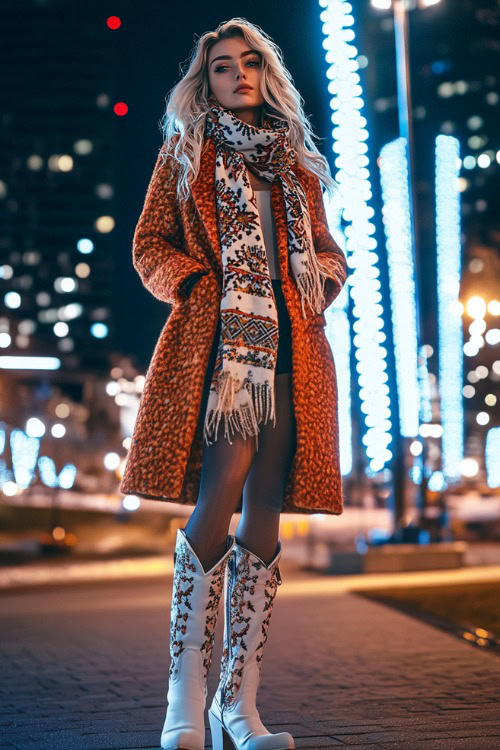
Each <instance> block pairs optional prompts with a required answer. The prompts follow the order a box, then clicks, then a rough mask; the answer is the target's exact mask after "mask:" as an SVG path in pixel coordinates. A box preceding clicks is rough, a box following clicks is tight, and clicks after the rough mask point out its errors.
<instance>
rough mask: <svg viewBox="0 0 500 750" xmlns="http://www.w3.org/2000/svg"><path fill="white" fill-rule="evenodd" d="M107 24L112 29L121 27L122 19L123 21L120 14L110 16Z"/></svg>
mask: <svg viewBox="0 0 500 750" xmlns="http://www.w3.org/2000/svg"><path fill="white" fill-rule="evenodd" d="M106 25H107V26H108V28H110V29H119V28H120V26H121V25H122V21H121V18H118V16H110V17H109V18H108V19H107V20H106Z"/></svg>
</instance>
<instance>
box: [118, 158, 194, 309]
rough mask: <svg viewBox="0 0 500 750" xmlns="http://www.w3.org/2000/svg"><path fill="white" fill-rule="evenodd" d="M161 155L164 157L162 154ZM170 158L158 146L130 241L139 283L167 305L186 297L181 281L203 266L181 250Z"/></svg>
mask: <svg viewBox="0 0 500 750" xmlns="http://www.w3.org/2000/svg"><path fill="white" fill-rule="evenodd" d="M164 155H165V157H164ZM176 191H177V182H176V172H175V170H174V169H173V159H172V157H169V156H168V155H166V144H164V145H163V146H162V148H161V149H160V152H159V154H158V158H157V160H156V164H155V168H154V170H153V174H152V177H151V179H150V182H149V186H148V189H147V192H146V198H145V201H144V207H143V209H142V213H141V215H140V217H139V220H138V222H137V226H136V228H135V232H134V238H133V243H132V262H133V266H134V268H135V270H136V271H137V273H138V274H139V276H140V278H141V281H142V283H143V285H144V286H145V287H146V289H147V290H148V291H149V292H151V294H153V295H154V296H155V297H156V298H157V299H159V300H161V301H162V302H167V303H168V304H170V305H173V304H175V303H179V302H183V301H185V300H186V294H185V291H184V288H183V283H184V282H185V281H186V279H187V278H188V277H189V276H190V275H191V274H193V273H196V272H204V273H205V272H206V268H204V266H203V265H202V264H201V263H199V262H198V261H197V260H195V259H194V258H191V257H190V256H189V255H188V254H187V253H186V250H185V245H184V236H183V231H182V223H181V219H180V215H179V205H178V200H177V194H176Z"/></svg>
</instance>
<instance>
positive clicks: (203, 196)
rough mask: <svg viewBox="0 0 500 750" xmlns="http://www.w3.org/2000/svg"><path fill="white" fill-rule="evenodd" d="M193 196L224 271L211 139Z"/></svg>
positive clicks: (208, 139)
mask: <svg viewBox="0 0 500 750" xmlns="http://www.w3.org/2000/svg"><path fill="white" fill-rule="evenodd" d="M191 195H192V196H193V200H194V204H195V206H196V209H197V211H198V214H199V216H200V218H201V220H202V222H203V226H204V227H205V230H206V232H207V235H208V239H209V240H210V246H211V248H212V251H213V253H214V255H215V258H216V260H217V264H218V265H219V267H220V269H221V271H222V249H221V244H220V237H219V230H218V227H217V209H216V204H215V201H216V196H215V143H214V142H213V140H212V139H211V138H206V140H205V143H204V145H203V148H202V151H201V155H200V171H199V172H198V175H197V177H196V179H195V180H194V181H193V182H192V184H191Z"/></svg>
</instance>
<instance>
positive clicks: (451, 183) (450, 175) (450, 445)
mask: <svg viewBox="0 0 500 750" xmlns="http://www.w3.org/2000/svg"><path fill="white" fill-rule="evenodd" d="M435 153H436V248H437V293H438V337H439V347H438V353H439V393H440V401H441V424H442V427H443V436H442V468H443V474H444V475H445V477H446V479H451V480H458V479H459V478H460V464H461V462H462V460H463V456H464V409H463V396H462V384H463V343H464V342H463V331H462V320H461V318H460V317H459V316H457V315H453V314H452V313H451V312H450V305H452V304H455V303H456V302H457V300H458V296H459V292H460V275H461V236H460V233H461V229H460V191H459V188H458V177H459V171H460V160H459V156H460V146H459V142H458V140H457V139H456V138H453V136H450V135H438V137H437V138H436V152H435Z"/></svg>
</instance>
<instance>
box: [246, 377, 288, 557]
mask: <svg viewBox="0 0 500 750" xmlns="http://www.w3.org/2000/svg"><path fill="white" fill-rule="evenodd" d="M275 389H276V426H275V427H273V424H272V422H267V424H265V425H261V426H260V432H259V449H258V451H257V452H256V454H255V457H254V459H253V462H252V464H251V467H250V471H249V472H248V476H247V477H246V482H245V485H244V488H243V505H242V515H241V519H240V522H239V524H238V527H237V529H236V534H235V536H236V541H237V542H238V544H241V546H242V547H245V549H248V550H250V551H251V552H253V553H254V554H255V555H257V557H260V559H261V560H262V562H263V563H265V564H266V565H268V564H269V563H270V562H271V561H272V560H273V558H274V556H275V554H276V548H277V544H278V537H279V524H280V513H281V508H282V505H283V499H284V494H285V487H286V482H287V479H288V474H289V472H290V468H291V465H292V461H293V457H294V455H295V450H296V434H297V433H296V422H295V413H294V408H293V393H292V373H280V374H277V375H276V376H275Z"/></svg>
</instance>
